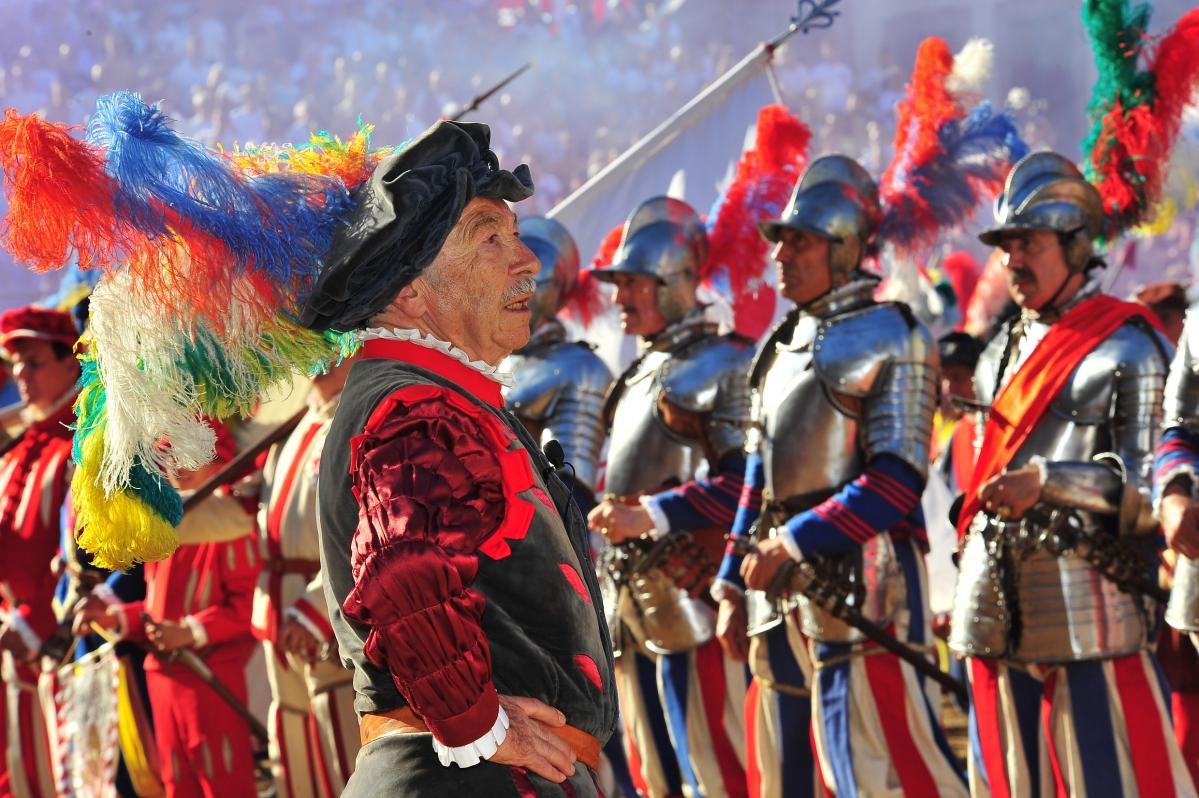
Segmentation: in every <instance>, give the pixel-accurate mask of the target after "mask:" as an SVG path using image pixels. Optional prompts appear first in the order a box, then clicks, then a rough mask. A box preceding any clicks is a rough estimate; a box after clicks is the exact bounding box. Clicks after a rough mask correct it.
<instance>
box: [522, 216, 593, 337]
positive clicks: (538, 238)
mask: <svg viewBox="0 0 1199 798" xmlns="http://www.w3.org/2000/svg"><path fill="white" fill-rule="evenodd" d="M520 240H521V241H523V242H524V244H525V246H527V247H528V248H529V249H531V250H533V254H534V255H536V256H537V260H538V261H539V262H540V263H541V267H540V269H538V271H537V292H536V293H535V294H534V295H533V299H532V301H531V302H530V303H529V310H530V311H531V313H532V319H531V322H530V324H531V326H532V328H533V329H534V330H535V329H537V328H538V327H539V326H541V323H542V322H543V321H545V320H546V319H552V318H553V317H554V316H557V315H558V311H559V310H561V309H562V305H563V304H564V303H565V302H566V298H567V297H568V296H570V292H571V291H573V290H574V287H575V285H576V284H577V283H578V282H579V247H578V245H577V244H575V240H574V238H573V237H572V236H571V234H570V232H569V231H567V229H566V228H565V227H563V226H562V223H561V222H556V221H554V220H553V219H547V218H545V217H544V216H526V217H524V218H523V219H521V220H520Z"/></svg>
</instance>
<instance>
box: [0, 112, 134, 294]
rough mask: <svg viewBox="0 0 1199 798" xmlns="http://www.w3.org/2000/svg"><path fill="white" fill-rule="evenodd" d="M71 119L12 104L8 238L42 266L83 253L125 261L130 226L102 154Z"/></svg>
mask: <svg viewBox="0 0 1199 798" xmlns="http://www.w3.org/2000/svg"><path fill="white" fill-rule="evenodd" d="M70 131H71V128H69V127H67V126H66V125H58V124H51V123H49V122H47V121H45V120H43V119H42V118H41V117H39V116H38V115H36V114H30V115H28V116H22V115H21V114H19V113H17V111H16V109H14V108H9V109H7V110H5V112H4V120H3V121H0V168H3V172H4V183H5V191H6V194H7V196H8V213H7V215H6V216H5V218H4V222H3V228H2V229H0V243H2V244H3V246H4V248H5V249H7V250H8V251H9V252H11V253H12V255H13V257H15V258H16V259H17V260H19V261H22V262H25V263H27V264H29V266H30V267H31V268H33V269H34V270H35V271H47V270H51V269H58V268H61V267H63V266H65V265H66V264H67V263H68V262H70V260H71V258H72V257H76V258H78V262H79V267H80V268H82V269H91V268H95V267H97V266H109V265H112V264H114V263H117V262H119V261H120V259H121V257H122V256H123V253H122V252H121V247H120V245H119V244H118V241H119V240H121V238H123V231H122V229H121V227H120V226H119V225H118V223H117V220H116V216H115V211H114V207H113V195H114V184H113V181H112V179H111V178H110V177H109V176H108V175H107V174H106V173H105V171H104V167H103V156H102V154H101V153H100V152H99V151H98V150H97V149H96V147H94V146H93V145H91V144H88V143H87V142H85V141H82V140H81V139H77V138H75V137H74V136H72V135H71V133H70Z"/></svg>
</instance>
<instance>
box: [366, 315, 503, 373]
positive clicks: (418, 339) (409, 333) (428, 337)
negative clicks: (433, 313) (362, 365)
mask: <svg viewBox="0 0 1199 798" xmlns="http://www.w3.org/2000/svg"><path fill="white" fill-rule="evenodd" d="M354 335H355V337H356V338H357V339H358V340H359V341H369V340H371V339H372V338H383V339H387V340H392V341H409V342H411V343H414V344H417V345H418V346H423V347H425V348H426V349H433V350H436V351H438V352H441V353H442V354H444V355H449V356H450V357H452V358H454V360H457V361H458V362H460V363H462V364H463V365H464V366H467V367H469V368H472V369H474V370H475V371H477V372H479V373H480V374H482V375H483V376H484V377H486V378H488V379H489V380H494V381H495V382H498V383H499V384H500V385H503V386H504V387H505V388H510V387H512V374H511V373H509V372H507V371H501V370H500V368H499V366H493V365H491V364H490V363H488V362H487V361H485V360H471V359H470V355H468V354H466V352H464V351H462V350H461V349H459V348H458V347H456V346H454V345H453V344H451V343H450V342H449V341H443V340H441V339H440V338H438V337H436V336H434V335H432V334H427V333H422V332H421V331H420V330H412V329H407V328H397V327H392V328H385V327H367V328H366V329H364V330H359V331H357V332H356V333H355V334H354Z"/></svg>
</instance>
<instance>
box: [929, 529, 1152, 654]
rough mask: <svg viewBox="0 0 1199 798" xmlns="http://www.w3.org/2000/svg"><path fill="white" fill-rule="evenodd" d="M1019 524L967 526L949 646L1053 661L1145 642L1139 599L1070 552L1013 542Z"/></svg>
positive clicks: (1129, 649) (1126, 650) (1117, 650)
mask: <svg viewBox="0 0 1199 798" xmlns="http://www.w3.org/2000/svg"><path fill="white" fill-rule="evenodd" d="M1019 526H1020V525H1019V524H1018V523H1012V524H1001V523H998V522H994V521H991V522H983V521H981V520H976V522H975V523H974V524H973V525H972V526H971V529H970V532H969V534H968V537H967V538H966V541H965V544H964V545H963V547H962V556H961V558H960V560H959V562H958V567H959V569H960V570H959V575H958V584H957V592H956V596H955V600H954V609H953V624H952V629H951V632H950V637H949V646H950V648H952V649H953V650H954V651H956V652H958V653H961V654H967V655H971V656H991V657H998V656H1002V657H1006V658H1007V659H1011V660H1013V661H1016V662H1028V663H1052V662H1074V661H1078V660H1087V659H1098V658H1103V657H1115V656H1121V655H1123V654H1130V653H1133V652H1136V651H1140V650H1141V649H1142V648H1144V647H1145V645H1146V641H1147V632H1148V624H1147V619H1146V615H1145V608H1144V607H1143V606H1142V600H1141V599H1139V598H1137V597H1136V596H1133V595H1131V594H1129V593H1126V592H1124V591H1122V590H1121V589H1120V588H1119V587H1117V586H1116V584H1115V583H1114V582H1112V581H1111V580H1110V579H1107V578H1106V577H1104V576H1103V575H1102V574H1100V573H1099V572H1098V571H1097V570H1095V568H1093V567H1092V566H1091V564H1090V563H1088V562H1087V561H1086V560H1084V559H1083V558H1082V557H1080V556H1079V555H1077V554H1075V553H1073V552H1065V553H1054V552H1051V551H1049V550H1047V549H1046V548H1044V547H1039V546H1031V547H1030V546H1026V545H1025V546H1016V545H1013V541H1014V540H1015V539H1016V537H1017V535H1018V534H1019Z"/></svg>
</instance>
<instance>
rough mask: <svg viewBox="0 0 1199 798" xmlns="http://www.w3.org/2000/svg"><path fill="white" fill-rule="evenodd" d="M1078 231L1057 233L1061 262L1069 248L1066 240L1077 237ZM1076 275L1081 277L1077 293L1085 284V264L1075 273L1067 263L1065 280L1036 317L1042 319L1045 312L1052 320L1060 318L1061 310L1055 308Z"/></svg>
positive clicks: (1072, 295) (1039, 309) (1038, 311)
mask: <svg viewBox="0 0 1199 798" xmlns="http://www.w3.org/2000/svg"><path fill="white" fill-rule="evenodd" d="M1079 230H1081V228H1079V229H1076V230H1071V231H1070V232H1069V233H1058V237H1057V240H1058V246H1059V247H1060V248H1061V251H1062V259H1063V260H1065V258H1066V250H1067V249H1068V248H1069V246H1070V243H1069V240H1068V239H1070V238H1071V237H1073V236H1075V235H1077V234H1078V233H1079ZM1076 274H1080V275H1082V282H1081V283H1080V284H1079V286H1078V291H1081V290H1082V289H1083V286H1085V285H1086V284H1087V268H1086V264H1083V268H1082V269H1081V270H1079V271H1075V270H1074V269H1072V268H1070V264H1069V263H1067V264H1066V276H1065V278H1064V279H1063V280H1062V282H1061V285H1059V286H1058V287H1057V290H1056V291H1054V292H1053V296H1051V297H1049V301H1048V302H1046V303H1045V304H1044V305H1042V306H1041V307H1040V308H1038V309H1037V316H1038V317H1044V316H1045V315H1046V314H1047V312H1048V313H1050V314H1052V315H1053V317H1054V318H1060V317H1061V315H1062V312H1061V308H1059V307H1058V306H1057V303H1058V300H1059V299H1061V296H1062V292H1063V291H1065V290H1066V286H1067V285H1069V284H1070V279H1071V278H1072V277H1074V275H1076ZM1078 291H1075V292H1074V293H1075V294H1077V293H1078ZM1073 297H1074V294H1071V295H1070V296H1069V297H1067V298H1066V299H1067V301H1069V300H1070V299H1072V298H1073Z"/></svg>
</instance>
